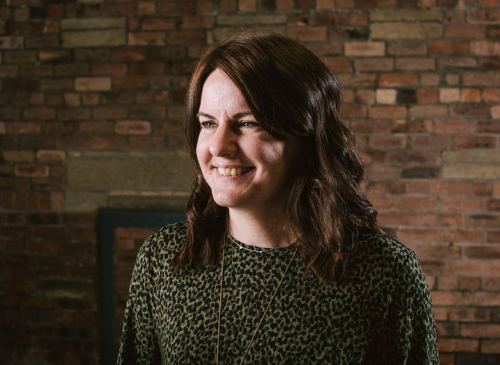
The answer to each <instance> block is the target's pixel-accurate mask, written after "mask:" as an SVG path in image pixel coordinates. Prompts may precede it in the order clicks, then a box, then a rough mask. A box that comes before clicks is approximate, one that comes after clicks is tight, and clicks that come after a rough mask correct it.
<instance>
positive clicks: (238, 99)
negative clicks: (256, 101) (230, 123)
mask: <svg viewBox="0 0 500 365" xmlns="http://www.w3.org/2000/svg"><path fill="white" fill-rule="evenodd" d="M221 109H224V110H232V111H234V110H236V109H238V110H239V109H246V110H248V109H249V108H248V103H247V102H246V100H245V98H244V97H243V94H242V93H241V91H240V89H238V87H237V86H236V85H235V83H234V82H233V81H232V80H231V79H230V78H229V76H227V74H226V73H224V72H223V71H221V70H219V69H216V70H215V71H214V72H212V73H211V74H210V75H209V76H208V77H207V79H206V80H205V83H204V84H203V89H202V92H201V100H200V110H199V111H200V112H209V111H210V110H211V111H215V110H219V111H220V110H221Z"/></svg>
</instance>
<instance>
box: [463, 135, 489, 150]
mask: <svg viewBox="0 0 500 365" xmlns="http://www.w3.org/2000/svg"><path fill="white" fill-rule="evenodd" d="M455 147H456V148H457V149H459V148H495V147H496V138H495V137H492V136H457V137H456V139H455Z"/></svg>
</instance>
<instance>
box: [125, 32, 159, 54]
mask: <svg viewBox="0 0 500 365" xmlns="http://www.w3.org/2000/svg"><path fill="white" fill-rule="evenodd" d="M165 39H166V35H165V33H163V32H147V33H146V32H143V33H141V32H135V33H129V35H128V44H129V45H131V46H164V45H165V44H166V41H165ZM128 55H129V57H130V56H132V55H133V57H137V53H136V52H128ZM121 60H123V59H121Z"/></svg>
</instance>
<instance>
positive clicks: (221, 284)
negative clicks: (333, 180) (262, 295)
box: [216, 236, 299, 365]
mask: <svg viewBox="0 0 500 365" xmlns="http://www.w3.org/2000/svg"><path fill="white" fill-rule="evenodd" d="M229 238H230V239H231V241H232V242H234V243H236V245H237V246H238V247H240V248H244V246H241V245H240V244H238V243H237V241H236V240H235V239H234V238H232V237H231V236H229ZM245 248H246V247H245ZM246 249H247V250H249V249H248V248H246ZM298 249H299V248H298V247H297V248H296V249H295V251H293V255H292V258H291V259H290V261H289V262H288V265H287V267H286V269H285V272H284V273H283V276H282V277H281V279H280V281H279V283H278V286H277V287H276V289H275V290H274V293H273V295H272V296H271V299H270V300H269V303H267V306H266V309H265V310H264V313H262V317H261V318H260V321H259V323H258V324H257V327H255V331H254V332H253V335H252V338H251V339H250V342H249V343H248V345H247V347H246V349H245V352H244V353H243V356H242V358H241V361H240V365H242V364H243V362H244V361H245V358H246V356H247V354H248V350H250V347H251V346H252V343H253V340H254V339H255V336H256V335H257V331H258V330H259V328H260V325H261V324H262V322H263V321H264V317H265V316H266V314H267V311H268V310H269V308H270V307H271V303H272V302H273V300H274V297H275V296H276V293H278V289H279V288H280V286H281V283H283V279H285V276H286V274H287V272H288V269H290V266H291V265H292V261H293V258H294V257H295V254H296V253H297V251H298ZM272 250H274V249H273V248H272V249H270V250H269V251H272ZM249 251H253V250H249ZM261 252H267V250H266V251H261ZM224 258H225V244H224V245H222V264H221V272H220V293H219V318H218V321H217V358H216V364H217V365H219V354H220V326H221V317H222V293H223V291H224V290H223V288H224Z"/></svg>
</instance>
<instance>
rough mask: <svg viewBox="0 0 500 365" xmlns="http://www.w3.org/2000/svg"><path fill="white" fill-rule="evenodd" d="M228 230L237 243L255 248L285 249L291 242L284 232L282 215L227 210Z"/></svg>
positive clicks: (283, 216)
mask: <svg viewBox="0 0 500 365" xmlns="http://www.w3.org/2000/svg"><path fill="white" fill-rule="evenodd" d="M228 229H229V234H231V236H233V237H234V238H236V239H237V240H238V241H241V242H243V243H245V244H247V245H252V246H257V247H273V248H274V247H286V246H290V244H291V243H292V241H293V237H291V235H290V233H289V232H286V227H285V215H284V213H283V214H276V212H268V214H258V215H257V214H251V213H248V212H245V211H240V210H235V209H229V227H228Z"/></svg>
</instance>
